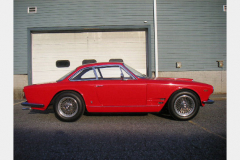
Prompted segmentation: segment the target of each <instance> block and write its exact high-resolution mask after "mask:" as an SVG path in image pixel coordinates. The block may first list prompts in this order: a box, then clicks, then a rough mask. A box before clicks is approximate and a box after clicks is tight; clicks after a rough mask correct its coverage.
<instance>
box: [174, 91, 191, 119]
mask: <svg viewBox="0 0 240 160" xmlns="http://www.w3.org/2000/svg"><path fill="white" fill-rule="evenodd" d="M195 107H196V104H195V101H194V99H193V98H192V97H191V96H189V95H181V96H179V97H178V98H177V99H176V100H175V102H174V110H175V112H176V113H177V114H178V115H179V116H181V117H187V116H189V115H191V114H192V113H193V112H194V110H195Z"/></svg>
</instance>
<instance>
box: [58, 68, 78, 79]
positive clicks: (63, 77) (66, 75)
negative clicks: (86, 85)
mask: <svg viewBox="0 0 240 160" xmlns="http://www.w3.org/2000/svg"><path fill="white" fill-rule="evenodd" d="M75 70H76V68H75V69H74V70H71V71H70V72H68V73H67V74H65V75H64V76H62V77H61V78H60V79H58V80H57V82H60V81H62V80H64V79H65V78H67V77H68V76H69V75H70V74H72V73H73V72H74V71H75Z"/></svg>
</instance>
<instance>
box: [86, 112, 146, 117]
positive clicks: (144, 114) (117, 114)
mask: <svg viewBox="0 0 240 160" xmlns="http://www.w3.org/2000/svg"><path fill="white" fill-rule="evenodd" d="M84 115H85V116H109V117H110V116H147V115H148V113H89V112H85V113H84Z"/></svg>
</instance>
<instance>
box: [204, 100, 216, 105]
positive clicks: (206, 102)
mask: <svg viewBox="0 0 240 160" xmlns="http://www.w3.org/2000/svg"><path fill="white" fill-rule="evenodd" d="M202 103H203V104H213V103H214V100H211V99H208V100H207V101H203V102H202Z"/></svg>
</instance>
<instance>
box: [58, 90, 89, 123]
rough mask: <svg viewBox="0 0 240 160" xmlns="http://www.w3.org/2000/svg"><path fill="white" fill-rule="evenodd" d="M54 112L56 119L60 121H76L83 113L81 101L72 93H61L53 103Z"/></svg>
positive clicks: (80, 98)
mask: <svg viewBox="0 0 240 160" xmlns="http://www.w3.org/2000/svg"><path fill="white" fill-rule="evenodd" d="M54 111H55V115H56V117H57V118H58V119H60V120H62V121H66V122H71V121H76V120H77V119H79V118H80V117H81V116H82V114H83V112H84V102H83V99H82V97H81V96H79V95H77V94H75V93H73V92H69V93H68V92H65V93H62V94H60V95H59V96H58V97H57V99H56V101H55V104H54Z"/></svg>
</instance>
